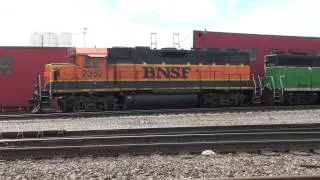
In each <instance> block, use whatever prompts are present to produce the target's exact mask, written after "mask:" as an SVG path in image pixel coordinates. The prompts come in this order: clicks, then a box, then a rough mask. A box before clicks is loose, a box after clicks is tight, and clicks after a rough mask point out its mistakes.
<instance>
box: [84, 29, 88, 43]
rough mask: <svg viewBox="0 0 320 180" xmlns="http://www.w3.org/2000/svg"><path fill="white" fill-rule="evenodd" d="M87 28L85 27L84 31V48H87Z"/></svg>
mask: <svg viewBox="0 0 320 180" xmlns="http://www.w3.org/2000/svg"><path fill="white" fill-rule="evenodd" d="M87 30H88V28H87V27H84V29H83V47H86V34H87Z"/></svg>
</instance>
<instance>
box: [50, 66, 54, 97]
mask: <svg viewBox="0 0 320 180" xmlns="http://www.w3.org/2000/svg"><path fill="white" fill-rule="evenodd" d="M53 72H54V71H50V76H49V80H50V81H49V82H50V84H49V99H50V101H51V99H52V73H53Z"/></svg>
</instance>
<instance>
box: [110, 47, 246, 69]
mask: <svg viewBox="0 0 320 180" xmlns="http://www.w3.org/2000/svg"><path fill="white" fill-rule="evenodd" d="M107 60H108V62H109V63H135V64H140V63H144V64H163V63H165V64H203V65H206V64H208V65H209V64H210V65H212V64H234V65H237V64H249V53H248V52H238V51H217V50H210V49H193V50H183V49H175V48H163V49H150V47H134V48H131V47H113V48H108V57H107Z"/></svg>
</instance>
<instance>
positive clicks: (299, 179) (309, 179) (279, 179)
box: [211, 175, 320, 180]
mask: <svg viewBox="0 0 320 180" xmlns="http://www.w3.org/2000/svg"><path fill="white" fill-rule="evenodd" d="M218 179H219V180H318V179H320V175H318V176H275V177H272V176H271V177H270V176H269V177H237V178H214V179H211V180H218Z"/></svg>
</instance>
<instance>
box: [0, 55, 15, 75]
mask: <svg viewBox="0 0 320 180" xmlns="http://www.w3.org/2000/svg"><path fill="white" fill-rule="evenodd" d="M11 73H12V60H11V59H10V58H8V57H2V58H0V75H1V74H11Z"/></svg>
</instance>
